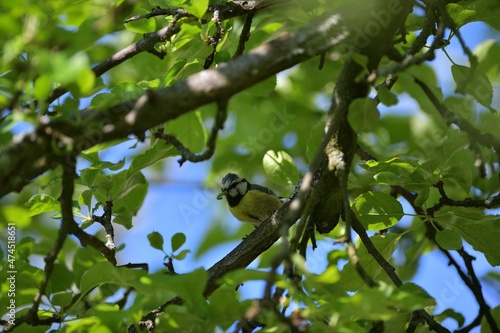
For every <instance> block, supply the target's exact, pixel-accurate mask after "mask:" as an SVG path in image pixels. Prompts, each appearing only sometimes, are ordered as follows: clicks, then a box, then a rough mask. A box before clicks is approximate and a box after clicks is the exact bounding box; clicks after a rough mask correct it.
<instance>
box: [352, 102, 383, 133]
mask: <svg viewBox="0 0 500 333" xmlns="http://www.w3.org/2000/svg"><path fill="white" fill-rule="evenodd" d="M377 104H378V102H377V101H376V100H374V99H373V98H368V97H363V98H356V99H355V100H354V101H352V103H351V104H350V105H349V113H348V114H347V119H348V120H349V124H351V127H352V129H353V130H354V131H356V132H370V131H371V130H373V129H374V128H375V126H376V125H377V122H378V120H379V119H380V112H379V111H378V109H377Z"/></svg>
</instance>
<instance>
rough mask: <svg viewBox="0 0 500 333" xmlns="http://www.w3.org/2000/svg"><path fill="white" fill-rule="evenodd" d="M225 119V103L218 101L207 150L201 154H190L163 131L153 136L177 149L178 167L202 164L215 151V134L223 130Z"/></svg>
mask: <svg viewBox="0 0 500 333" xmlns="http://www.w3.org/2000/svg"><path fill="white" fill-rule="evenodd" d="M226 118H227V101H225V100H224V101H220V102H218V103H217V114H216V116H215V122H214V124H213V126H212V130H211V132H210V136H209V137H208V141H207V149H205V150H204V151H203V152H202V153H199V154H195V153H193V152H191V151H190V150H189V149H188V148H187V147H186V146H184V145H183V144H182V142H180V141H179V140H177V138H176V137H175V136H173V135H171V134H165V133H163V130H162V129H160V130H158V131H156V132H155V133H154V134H153V135H154V136H155V137H157V138H160V139H163V140H165V141H166V142H168V143H170V144H171V145H173V146H174V147H175V148H177V149H178V150H179V152H180V154H181V158H180V159H179V160H178V161H177V162H179V165H180V166H182V165H183V164H184V162H186V161H190V162H193V163H197V162H202V161H206V160H208V159H209V158H210V157H212V155H213V154H214V151H215V141H217V134H218V133H219V131H220V130H221V129H223V128H224V123H225V121H226Z"/></svg>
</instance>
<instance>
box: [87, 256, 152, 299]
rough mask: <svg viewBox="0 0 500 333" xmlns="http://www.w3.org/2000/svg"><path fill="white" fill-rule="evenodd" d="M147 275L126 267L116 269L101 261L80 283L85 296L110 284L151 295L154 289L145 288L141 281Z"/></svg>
mask: <svg viewBox="0 0 500 333" xmlns="http://www.w3.org/2000/svg"><path fill="white" fill-rule="evenodd" d="M145 275H147V273H146V272H145V271H143V270H134V269H129V268H125V267H115V266H113V264H111V263H110V262H108V261H101V262H98V263H96V264H94V265H93V266H92V267H90V268H89V269H88V270H87V271H86V272H85V273H84V274H83V275H82V278H81V281H80V292H81V294H82V295H85V294H86V293H88V292H89V291H90V290H92V289H93V288H95V287H98V286H102V285H104V284H107V283H110V284H115V285H118V286H120V287H127V286H130V287H134V288H136V289H137V290H138V292H146V293H148V294H149V293H151V292H152V289H153V288H152V287H148V286H145V285H144V284H143V283H142V282H141V281H142V279H141V278H142V277H144V276H145Z"/></svg>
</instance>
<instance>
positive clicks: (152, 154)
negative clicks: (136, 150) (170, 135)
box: [127, 140, 177, 177]
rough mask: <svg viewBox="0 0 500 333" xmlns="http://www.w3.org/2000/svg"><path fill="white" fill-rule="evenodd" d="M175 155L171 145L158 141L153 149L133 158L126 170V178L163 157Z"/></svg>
mask: <svg viewBox="0 0 500 333" xmlns="http://www.w3.org/2000/svg"><path fill="white" fill-rule="evenodd" d="M176 153H177V151H176V150H175V149H174V148H173V146H172V145H170V144H167V143H166V142H165V141H163V140H158V141H156V143H155V144H154V146H153V147H151V148H149V149H148V150H146V151H145V152H144V153H142V154H139V155H137V156H135V157H134V159H133V160H132V163H131V164H130V168H129V169H128V173H127V176H128V177H131V176H132V175H133V174H134V173H136V172H137V171H139V170H142V169H144V168H145V167H148V166H150V165H153V164H155V163H157V162H158V161H161V160H162V159H164V158H165V157H168V156H174V155H175V154H176Z"/></svg>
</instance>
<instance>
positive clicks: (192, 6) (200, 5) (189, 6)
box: [182, 0, 208, 18]
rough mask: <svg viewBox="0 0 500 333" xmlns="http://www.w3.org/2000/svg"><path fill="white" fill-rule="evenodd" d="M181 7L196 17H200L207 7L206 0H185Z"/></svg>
mask: <svg viewBox="0 0 500 333" xmlns="http://www.w3.org/2000/svg"><path fill="white" fill-rule="evenodd" d="M182 7H184V9H186V10H187V11H188V12H189V13H191V14H193V15H194V16H196V17H197V18H201V17H202V16H203V15H204V14H205V12H206V11H207V8H208V0H186V1H184V3H183V5H182Z"/></svg>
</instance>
